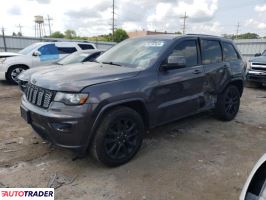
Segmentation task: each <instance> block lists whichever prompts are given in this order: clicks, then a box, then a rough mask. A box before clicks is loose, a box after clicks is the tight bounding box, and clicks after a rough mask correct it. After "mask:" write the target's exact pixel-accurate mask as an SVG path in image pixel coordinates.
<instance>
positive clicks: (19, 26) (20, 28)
mask: <svg viewBox="0 0 266 200" xmlns="http://www.w3.org/2000/svg"><path fill="white" fill-rule="evenodd" d="M17 27H18V28H19V32H20V34H21V36H22V27H23V26H21V25H20V24H19V25H18V26H17Z"/></svg>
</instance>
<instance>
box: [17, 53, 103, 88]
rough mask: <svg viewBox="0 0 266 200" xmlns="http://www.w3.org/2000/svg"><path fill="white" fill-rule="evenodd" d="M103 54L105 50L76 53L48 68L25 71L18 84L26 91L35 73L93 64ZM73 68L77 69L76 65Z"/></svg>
mask: <svg viewBox="0 0 266 200" xmlns="http://www.w3.org/2000/svg"><path fill="white" fill-rule="evenodd" d="M102 53H103V50H97V49H91V50H82V51H77V52H74V53H72V54H70V55H67V56H66V57H64V58H62V59H61V60H59V61H57V62H55V63H53V65H48V66H45V67H41V68H38V67H35V68H32V69H29V70H24V71H23V72H22V73H20V74H19V75H18V77H17V82H18V84H19V86H20V88H21V89H22V90H24V89H25V87H26V84H27V83H28V80H29V78H30V76H31V75H32V74H33V73H35V72H38V71H40V70H49V69H53V68H55V67H62V66H65V65H70V64H75V63H82V62H92V61H94V60H95V59H96V58H97V57H98V56H99V55H100V54H102ZM73 67H75V65H74V66H73ZM61 70H63V69H61Z"/></svg>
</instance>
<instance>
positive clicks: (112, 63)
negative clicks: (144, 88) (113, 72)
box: [102, 62, 121, 66]
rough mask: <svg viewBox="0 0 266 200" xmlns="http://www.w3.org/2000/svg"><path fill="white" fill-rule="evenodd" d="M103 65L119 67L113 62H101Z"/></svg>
mask: <svg viewBox="0 0 266 200" xmlns="http://www.w3.org/2000/svg"><path fill="white" fill-rule="evenodd" d="M102 63H103V64H109V65H116V66H121V65H120V64H118V63H114V62H102Z"/></svg>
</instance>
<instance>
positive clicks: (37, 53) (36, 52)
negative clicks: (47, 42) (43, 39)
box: [32, 51, 42, 56]
mask: <svg viewBox="0 0 266 200" xmlns="http://www.w3.org/2000/svg"><path fill="white" fill-rule="evenodd" d="M32 55H33V56H41V55H42V53H41V52H39V51H34V52H33V53H32Z"/></svg>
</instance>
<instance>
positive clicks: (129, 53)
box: [96, 38, 169, 69]
mask: <svg viewBox="0 0 266 200" xmlns="http://www.w3.org/2000/svg"><path fill="white" fill-rule="evenodd" d="M168 43H169V40H160V39H149V38H141V39H140V38H135V39H128V40H125V41H124V42H121V43H119V44H118V45H116V46H114V47H113V48H111V49H110V50H108V51H107V52H106V53H104V54H102V55H101V56H100V57H98V58H97V59H96V61H97V62H101V63H110V64H116V65H123V66H126V67H134V68H142V69H145V68H148V67H149V66H150V65H151V64H153V63H154V62H155V61H156V59H157V58H158V56H159V55H160V54H161V53H162V52H163V50H164V49H165V48H166V46H167V44H168Z"/></svg>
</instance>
